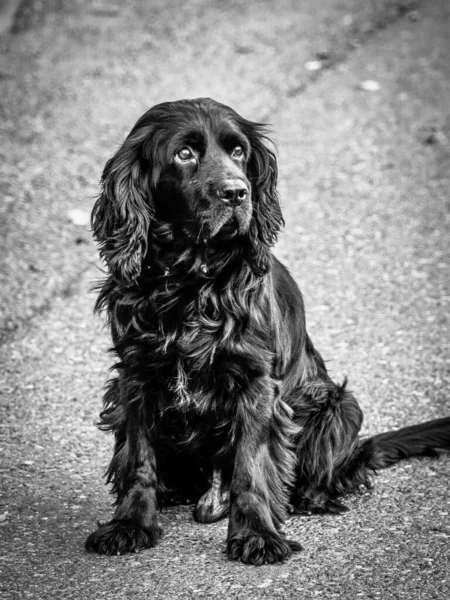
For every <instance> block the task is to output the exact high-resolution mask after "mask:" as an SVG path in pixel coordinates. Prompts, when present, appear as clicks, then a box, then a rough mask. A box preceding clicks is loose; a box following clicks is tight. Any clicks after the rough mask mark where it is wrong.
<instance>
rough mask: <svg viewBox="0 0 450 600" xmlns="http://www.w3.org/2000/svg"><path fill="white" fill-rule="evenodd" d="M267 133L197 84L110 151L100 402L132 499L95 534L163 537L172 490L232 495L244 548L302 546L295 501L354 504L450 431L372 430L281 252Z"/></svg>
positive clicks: (150, 542) (135, 539) (219, 498)
mask: <svg viewBox="0 0 450 600" xmlns="http://www.w3.org/2000/svg"><path fill="white" fill-rule="evenodd" d="M268 142H269V140H268V138H267V137H266V130H265V128H264V126H263V125H261V124H257V123H252V122H250V121H247V120H245V119H243V118H242V117H240V116H239V115H238V114H237V113H236V112H234V111H233V110H232V109H230V108H228V107H226V106H224V105H222V104H218V103H217V102H214V101H212V100H209V99H200V100H184V101H180V102H172V103H164V104H160V105H158V106H155V107H154V108H152V109H150V110H149V111H147V112H146V113H145V114H144V115H143V116H142V117H141V118H140V119H139V121H138V122H137V123H136V125H135V127H134V128H133V129H132V131H131V133H130V134H129V136H128V138H127V139H126V140H125V142H124V144H123V145H122V147H121V148H120V149H119V150H118V152H117V153H116V154H115V155H114V156H113V158H112V159H110V160H109V161H108V162H107V164H106V167H105V170H104V172H103V179H102V181H103V191H102V194H101V196H100V197H99V199H98V200H97V202H96V204H95V207H94V211H93V217H92V224H93V229H94V233H95V237H96V239H97V240H98V241H99V242H100V247H101V254H102V256H103V258H104V259H105V261H106V263H107V265H108V269H109V275H108V277H107V279H106V281H104V282H103V283H102V284H101V287H100V294H99V298H98V301H97V305H96V308H97V309H104V310H106V312H107V315H108V319H109V323H110V326H111V331H112V338H113V342H114V351H115V354H116V355H117V357H118V363H117V364H116V365H115V368H116V371H117V377H115V378H113V379H111V380H110V382H109V384H108V389H107V392H106V395H105V398H104V403H105V406H104V410H103V412H102V413H101V427H102V428H104V429H106V430H111V431H113V432H114V433H115V437H116V444H115V451H114V456H113V459H112V461H111V464H110V466H109V469H108V482H111V483H112V485H113V491H114V493H115V495H116V497H117V502H116V512H115V514H114V516H113V519H112V520H111V521H110V522H108V523H105V524H102V525H100V527H99V528H98V530H97V531H95V532H94V533H93V534H91V535H90V536H89V538H88V540H87V542H86V548H87V549H88V550H90V551H96V552H99V553H104V554H121V553H124V552H129V551H138V550H140V549H143V548H147V547H151V546H154V545H155V544H156V542H157V541H158V539H159V537H160V533H161V532H160V528H159V526H158V523H157V517H158V506H160V505H164V504H165V503H169V502H177V501H183V500H186V499H189V500H191V501H196V502H197V506H196V509H195V512H194V516H195V518H196V520H197V521H200V522H213V521H216V520H218V519H219V518H221V517H223V516H225V515H226V514H228V513H229V528H228V539H227V553H228V557H229V558H230V559H240V560H242V561H244V562H246V563H252V564H255V565H260V564H263V563H275V562H279V561H282V560H284V559H286V558H287V557H288V556H290V554H291V553H292V551H295V550H300V549H301V546H300V545H299V544H298V543H297V542H293V541H290V540H288V539H286V537H285V536H284V535H283V533H282V530H281V527H282V525H283V522H284V521H285V519H286V517H287V515H288V513H289V512H298V513H300V512H316V513H326V512H331V513H339V512H342V511H344V510H346V507H345V506H344V505H343V504H342V503H341V502H340V501H339V498H340V497H341V496H343V495H345V494H346V493H348V492H353V491H355V490H358V489H359V488H360V487H361V486H370V475H371V474H372V473H373V472H375V471H376V470H377V469H379V468H383V467H386V466H389V465H390V464H392V463H394V462H396V461H398V460H399V459H401V458H404V457H407V456H413V455H423V454H430V453H432V452H434V451H435V449H437V448H449V447H450V418H446V419H440V420H437V421H432V422H430V423H426V424H423V425H417V426H413V427H408V428H405V429H401V430H399V431H396V432H390V433H384V434H381V435H377V436H375V437H373V438H369V439H367V440H365V441H364V440H361V439H360V438H359V436H358V434H359V431H360V427H361V423H362V412H361V409H360V408H359V406H358V403H357V401H356V399H355V398H354V396H353V394H352V393H351V392H350V391H349V390H348V389H347V387H346V382H344V383H343V384H341V385H337V384H336V383H334V382H333V381H332V380H331V379H330V378H329V376H328V374H327V370H326V367H325V364H324V361H323V360H322V357H321V356H320V354H319V353H318V352H317V351H316V350H315V348H314V346H313V344H312V343H311V340H310V339H309V337H308V334H307V332H306V327H305V314H304V306H303V300H302V296H301V293H300V291H299V289H298V287H297V285H296V283H295V282H294V280H293V279H292V277H291V276H290V274H289V273H288V271H287V269H286V268H285V267H284V266H283V265H282V264H281V263H280V262H279V261H278V260H277V259H276V258H275V257H274V256H273V255H272V254H271V252H270V248H271V246H272V245H273V244H274V242H275V240H276V238H277V235H278V233H279V231H280V229H281V227H282V225H283V217H282V214H281V210H280V205H279V202H278V196H277V192H276V180H277V164H276V159H275V155H274V153H273V152H272V150H271V149H270V148H269V144H268Z"/></svg>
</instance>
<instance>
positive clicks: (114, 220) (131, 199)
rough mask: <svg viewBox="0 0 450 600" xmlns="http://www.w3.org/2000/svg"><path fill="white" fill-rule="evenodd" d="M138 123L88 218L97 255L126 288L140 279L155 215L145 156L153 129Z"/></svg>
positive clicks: (114, 161)
mask: <svg viewBox="0 0 450 600" xmlns="http://www.w3.org/2000/svg"><path fill="white" fill-rule="evenodd" d="M141 123H142V119H141V120H140V121H138V123H137V124H136V126H135V128H134V129H133V130H132V131H131V133H130V134H129V136H128V137H127V139H126V140H125V142H124V143H123V145H122V146H121V147H120V148H119V150H118V151H117V152H116V154H115V155H114V156H113V157H112V158H111V159H110V160H109V161H108V162H107V163H106V165H105V168H104V171H103V175H102V179H101V185H102V191H101V194H100V196H99V197H98V199H97V201H96V203H95V205H94V208H93V211H92V216H91V225H92V230H93V232H94V237H95V239H96V240H97V241H98V242H99V244H100V255H101V256H102V258H103V259H104V260H105V262H106V264H107V265H108V268H109V271H110V273H111V274H112V276H113V277H114V279H115V280H116V281H118V282H119V283H121V284H123V285H126V286H127V285H132V284H133V283H134V282H135V281H136V279H137V278H138V277H139V275H140V272H141V266H142V260H143V259H144V257H145V255H146V253H147V244H148V233H149V228H150V222H151V220H152V218H153V215H154V205H153V200H152V196H151V189H150V186H151V178H152V172H151V166H150V161H149V158H150V157H147V156H146V154H147V152H146V149H147V148H146V147H147V143H146V142H148V139H149V136H151V129H152V128H151V126H150V125H148V124H147V126H142V125H141Z"/></svg>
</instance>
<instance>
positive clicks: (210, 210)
mask: <svg viewBox="0 0 450 600" xmlns="http://www.w3.org/2000/svg"><path fill="white" fill-rule="evenodd" d="M267 142H268V138H267V137H266V134H265V128H264V126H263V125H261V124H258V123H252V122H250V121H247V120H246V119H244V118H242V117H240V116H239V115H238V114H237V113H236V112H235V111H234V110H232V109H231V108H229V107H227V106H224V105H223V104H219V103H217V102H214V101H213V100H210V99H198V100H181V101H179V102H166V103H163V104H159V105H157V106H155V107H153V108H151V109H150V110H148V111H147V112H146V113H145V114H144V115H143V116H142V117H141V118H140V119H139V120H138V122H137V123H136V125H135V126H134V127H133V129H132V131H131V132H130V134H129V135H128V137H127V139H126V140H125V142H124V143H123V145H122V146H121V147H120V149H119V150H118V151H117V153H116V154H115V155H114V156H113V157H112V158H111V159H110V160H109V161H108V162H107V163H106V166H105V169H104V172H103V176H102V193H101V195H100V197H99V198H98V200H97V202H96V204H95V206H94V210H93V213H92V227H93V231H94V235H95V237H96V239H97V240H98V241H99V242H100V245H101V253H102V256H103V257H104V259H105V261H106V262H107V264H108V267H109V270H110V272H111V273H112V275H113V276H114V278H115V279H116V280H118V281H119V282H121V283H123V284H125V285H130V284H132V283H134V282H135V281H136V279H137V278H138V277H139V274H140V272H141V267H142V262H143V260H144V258H145V257H146V256H147V253H148V252H149V236H150V235H151V230H152V223H156V222H158V223H165V224H169V225H172V226H173V227H174V228H175V229H176V230H177V231H178V232H179V235H183V236H184V237H185V238H186V240H187V243H191V244H199V245H201V244H203V245H208V244H211V243H215V244H217V243H220V240H230V239H236V243H243V244H244V243H246V244H247V247H248V252H247V260H248V261H249V263H250V266H251V267H252V269H253V271H254V272H255V273H256V274H258V275H261V274H263V273H264V272H265V271H266V270H267V267H268V261H269V248H270V246H272V245H273V244H274V242H275V240H276V237H277V234H278V232H279V230H280V228H281V227H282V225H283V218H282V215H281V210H280V205H279V202H278V197H277V192H276V179H277V164H276V159H275V155H274V153H273V152H272V150H271V149H270V148H268V146H267Z"/></svg>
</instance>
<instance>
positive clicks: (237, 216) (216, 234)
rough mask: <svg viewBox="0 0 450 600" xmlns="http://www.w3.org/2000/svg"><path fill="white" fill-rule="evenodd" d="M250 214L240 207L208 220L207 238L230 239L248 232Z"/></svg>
mask: <svg viewBox="0 0 450 600" xmlns="http://www.w3.org/2000/svg"><path fill="white" fill-rule="evenodd" d="M250 216H251V215H250V212H249V210H248V209H247V210H246V209H243V208H241V207H239V208H235V209H232V211H228V210H227V211H223V212H221V213H219V214H217V215H214V216H213V217H212V218H211V217H210V218H209V219H208V227H207V229H208V230H209V236H208V237H209V238H210V239H212V238H214V239H230V238H233V237H235V236H237V235H243V234H245V233H246V232H247V231H248V227H249V224H250Z"/></svg>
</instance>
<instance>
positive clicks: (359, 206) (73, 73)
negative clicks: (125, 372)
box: [0, 0, 450, 600]
mask: <svg viewBox="0 0 450 600" xmlns="http://www.w3.org/2000/svg"><path fill="white" fill-rule="evenodd" d="M74 6H75V5H74ZM205 6H208V10H205ZM274 6H275V4H272V3H271V2H269V1H267V2H264V3H258V4H256V3H248V2H247V3H243V2H242V3H240V2H234V3H230V4H229V5H228V4H227V5H226V6H224V5H223V3H208V4H206V3H205V2H200V1H197V2H191V3H185V4H181V3H178V2H174V1H169V2H165V3H163V2H162V1H161V2H160V3H158V2H153V3H152V8H151V10H150V9H148V8H146V7H147V3H145V2H134V3H133V4H132V5H130V7H128V5H127V7H119V5H118V4H117V8H114V7H115V4H114V3H111V2H109V3H108V4H106V3H103V4H101V3H98V2H96V3H95V4H89V5H88V4H87V3H81V2H77V3H76V7H75V8H73V9H71V10H72V12H59V13H57V14H54V13H52V14H50V15H49V16H48V18H47V20H46V22H45V23H44V24H43V25H42V26H40V27H39V28H37V29H34V30H32V31H29V32H27V33H24V34H20V35H19V36H16V37H14V38H8V40H6V41H5V40H3V44H5V45H6V46H7V48H8V60H7V62H4V63H1V66H0V85H1V86H2V88H3V91H2V95H1V98H2V103H3V111H4V115H5V116H6V119H3V120H2V125H1V126H2V129H4V133H5V140H6V142H5V144H3V145H2V149H1V150H0V152H1V153H2V162H1V163H0V172H1V173H2V184H1V185H2V186H4V188H3V187H2V193H3V194H4V198H5V199H6V203H5V202H4V203H3V204H2V207H0V210H1V211H2V214H1V219H2V220H1V225H0V228H3V227H4V228H5V235H2V237H1V241H0V244H4V247H3V248H2V249H1V252H2V254H3V257H4V258H3V261H2V267H1V270H0V276H1V277H2V284H3V285H2V287H1V289H0V299H1V301H2V306H3V309H4V328H5V336H4V340H5V342H4V344H3V347H2V348H1V349H0V352H1V355H0V361H1V364H2V370H1V375H0V380H1V396H0V431H1V432H2V440H3V441H2V445H1V453H0V456H1V459H2V461H1V467H0V475H1V478H2V487H1V490H2V496H1V498H0V533H1V534H2V535H1V538H0V546H1V553H0V573H1V577H0V597H1V598H2V599H3V598H5V600H10V599H11V600H12V599H14V600H16V599H19V598H20V599H23V598H33V599H38V600H41V599H43V600H46V599H47V598H48V599H53V598H59V597H64V598H65V599H72V598H73V599H85V598H114V599H115V598H133V599H140V598H148V597H152V598H161V599H162V598H165V599H166V598H169V599H171V598H174V599H175V598H182V599H184V598H186V599H188V598H209V597H211V598H212V597H219V598H245V599H252V598H305V599H310V598H311V599H312V598H324V599H327V600H328V599H330V598H343V599H349V600H350V599H352V600H354V599H355V598H364V599H365V598H382V599H386V600H389V599H391V598H392V599H397V598H399V599H400V598H405V599H412V600H419V599H420V600H421V599H423V600H429V599H439V600H444V599H445V598H448V596H449V591H450V585H449V581H448V573H449V555H450V553H449V546H448V542H449V536H450V523H449V513H450V505H449V491H448V477H449V474H450V460H449V457H448V456H441V457H440V458H439V459H435V460H431V459H424V460H421V461H418V460H411V461H408V462H406V463H403V464H401V465H399V466H397V467H396V468H393V469H390V470H388V471H385V472H383V473H382V474H381V475H380V476H379V477H378V479H377V482H376V487H375V490H374V492H372V493H371V494H365V495H363V496H360V497H354V498H350V499H349V500H348V502H347V503H348V505H349V506H350V508H351V512H349V513H347V514H346V515H345V516H343V517H337V518H332V517H329V516H327V517H320V518H319V517H305V518H297V519H291V520H290V521H289V522H288V523H287V526H286V529H287V530H288V532H289V535H290V536H291V537H293V538H295V539H299V540H300V541H301V542H302V544H303V545H304V547H305V550H304V551H303V552H302V553H299V554H298V555H296V556H295V557H294V558H293V559H292V560H291V561H290V562H288V563H286V564H284V565H281V566H275V567H274V566H264V567H260V568H253V567H248V566H244V565H240V564H234V563H229V562H228V561H227V560H226V558H225V555H224V553H223V550H224V540H225V533H226V523H224V522H222V523H218V524H215V525H210V526H205V525H198V524H195V523H194V522H193V521H192V519H191V516H190V514H191V507H179V508H176V509H171V510H168V511H165V512H164V513H163V514H162V518H161V521H162V525H163V528H164V532H165V535H164V537H163V539H162V541H161V543H160V545H159V547H158V548H157V549H156V550H154V551H146V552H143V553H141V554H138V555H133V556H125V557H112V558H111V557H97V556H92V555H87V554H85V552H84V550H83V543H84V539H85V537H86V535H87V533H89V532H90V531H91V530H92V529H93V527H95V521H96V519H97V518H100V519H101V520H102V519H106V518H107V517H108V515H109V514H110V512H111V507H110V503H111V498H110V497H109V496H108V494H107V490H106V487H105V486H103V484H102V480H101V477H102V472H103V470H104V467H105V466H106V464H107V462H108V459H109V455H110V450H111V439H110V437H108V436H105V435H103V434H101V433H99V432H97V431H96V430H95V428H94V426H93V422H94V421H95V420H96V418H97V413H98V411H99V407H100V396H101V387H102V385H103V382H104V380H105V378H106V374H107V369H108V366H109V358H108V357H107V355H106V348H107V347H108V339H107V335H106V333H105V332H104V331H103V329H102V325H101V323H100V322H99V320H97V319H94V318H93V317H92V314H91V309H92V304H93V296H92V294H90V293H89V287H90V285H91V284H92V281H93V280H94V279H95V278H96V277H97V276H98V263H97V260H96V252H95V249H94V246H93V244H92V242H91V240H90V237H89V233H88V231H87V228H86V226H83V225H76V224H74V223H73V222H72V220H71V219H70V217H69V216H68V215H69V211H70V210H71V209H73V208H79V209H81V210H82V211H84V212H88V211H89V209H90V206H91V204H92V199H90V198H89V196H94V195H95V193H96V180H97V179H98V177H99V174H100V171H101V167H102V164H103V162H104V160H105V159H106V158H107V157H108V156H109V155H110V154H111V153H112V151H113V150H114V148H115V146H116V145H117V144H118V143H120V140H121V139H122V138H123V135H124V134H125V133H126V132H127V131H128V130H129V128H130V127H131V125H132V124H133V123H134V121H135V119H136V118H137V116H138V115H139V114H140V113H141V112H142V111H143V110H144V108H145V107H146V106H148V105H151V104H154V103H155V102H157V101H160V100H163V99H167V98H178V97H186V96H197V95H210V96H212V97H215V98H217V99H218V100H222V101H225V102H227V103H229V104H232V105H233V106H234V107H235V108H237V109H238V110H239V111H240V112H242V113H243V114H245V115H246V116H247V117H249V118H253V119H255V120H257V119H261V118H263V119H266V120H270V121H271V122H272V124H273V130H274V138H275V140H276V142H277V145H278V148H279V161H280V175H281V177H280V191H281V194H282V198H283V206H284V212H285V216H286V222H287V226H286V231H285V233H284V235H283V237H282V239H281V241H280V243H279V245H278V247H277V254H278V255H279V256H280V257H281V258H282V259H283V260H284V261H285V262H286V263H287V264H288V266H289V268H290V270H291V271H292V273H293V275H294V276H295V278H296V279H297V281H298V282H299V283H300V285H301V287H302V289H303V292H304V295H305V300H306V305H307V310H308V325H309V330H310V333H311V336H312V337H313V340H314V342H315V344H316V345H317V347H318V348H319V349H320V350H321V352H322V353H323V354H324V356H325V358H326V359H327V360H328V365H329V368H330V370H331V372H332V373H333V375H335V376H336V377H337V378H339V377H342V375H343V374H344V373H347V374H349V376H350V383H351V386H352V388H353V389H354V390H355V392H356V393H357V395H358V397H359V398H360V400H361V404H362V406H363V409H364V411H365V414H366V423H365V428H366V429H365V431H366V432H370V433H375V432H378V431H381V430H383V429H385V428H392V427H397V426H402V425H407V424H410V423H413V422H418V421H420V420H425V419H428V418H433V417H437V416H442V415H445V414H449V413H450V406H449V404H450V403H449V399H448V390H449V380H450V369H449V365H448V357H449V345H450V342H449V320H450V310H449V303H450V278H449V255H448V239H449V225H450V223H449V208H450V203H449V196H448V191H449V189H450V181H449V173H450V170H449V165H450V146H449V143H448V140H449V139H450V107H449V105H448V98H449V97H450V83H449V80H450V78H449V66H448V45H449V41H448V18H449V7H448V4H447V3H446V2H445V1H444V0H428V2H427V3H424V4H423V5H420V6H419V7H417V6H415V5H413V4H411V3H409V8H410V9H411V10H412V9H414V11H415V12H414V11H413V12H411V10H410V12H409V13H407V14H405V15H401V14H400V13H401V12H402V11H399V10H398V9H397V8H396V7H398V6H399V4H398V3H396V4H395V3H387V2H384V3H382V2H380V3H379V4H377V8H376V9H374V8H372V3H371V2H360V1H359V2H357V1H356V0H355V1H350V0H345V1H342V2H339V3H336V2H332V1H331V0H329V1H328V0H326V1H323V2H322V3H321V4H320V8H319V7H318V6H317V5H316V4H315V3H314V2H313V1H312V0H311V2H309V1H305V2H303V3H302V8H299V7H297V5H296V3H294V2H287V1H285V2H281V3H280V2H278V3H277V4H276V6H277V7H278V9H277V10H276V11H275V10H274ZM402 6H406V4H402ZM105 7H106V8H105ZM136 14H138V15H139V17H140V18H139V20H136ZM224 23H225V25H226V26H223V24H224ZM221 24H222V25H221ZM130 32H133V34H132V35H131V33H130ZM358 40H359V41H358ZM318 52H319V53H321V54H320V55H321V56H322V57H325V56H327V57H329V58H326V59H324V58H322V62H323V63H324V67H325V68H323V69H321V70H319V71H308V70H307V69H305V66H304V65H305V63H306V62H307V61H311V60H316V59H317V53H318ZM162 61H163V62H162ZM161 64H164V69H163V70H162V69H161ZM367 80H371V81H376V82H378V84H379V89H378V90H377V91H365V90H363V89H361V82H364V81H367ZM2 233H3V232H2ZM6 233H7V234H8V237H6ZM81 240H82V241H81Z"/></svg>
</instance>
